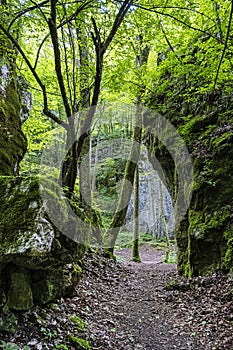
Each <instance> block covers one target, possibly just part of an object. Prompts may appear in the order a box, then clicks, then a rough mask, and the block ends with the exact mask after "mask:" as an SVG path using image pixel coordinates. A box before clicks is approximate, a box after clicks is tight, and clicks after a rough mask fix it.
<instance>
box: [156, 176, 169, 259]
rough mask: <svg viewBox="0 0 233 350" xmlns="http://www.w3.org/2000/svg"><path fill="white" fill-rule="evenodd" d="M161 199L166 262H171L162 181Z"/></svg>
mask: <svg viewBox="0 0 233 350" xmlns="http://www.w3.org/2000/svg"><path fill="white" fill-rule="evenodd" d="M159 198H160V208H161V219H162V229H163V230H164V233H165V239H166V248H165V258H164V261H165V262H169V256H170V239H169V234H168V229H167V222H166V216H165V211H164V205H163V186H162V180H161V179H159Z"/></svg>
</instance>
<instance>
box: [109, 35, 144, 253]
mask: <svg viewBox="0 0 233 350" xmlns="http://www.w3.org/2000/svg"><path fill="white" fill-rule="evenodd" d="M137 40H138V41H139V54H138V55H137V56H136V67H137V69H138V73H139V74H138V75H139V78H140V75H141V67H142V66H143V65H144V64H146V63H147V60H148V56H149V47H148V46H146V47H145V48H144V49H141V47H142V44H143V37H142V36H139V37H138V38H137ZM142 112H143V111H142V107H141V89H140V90H139V91H138V94H137V96H136V110H135V117H134V120H133V135H132V147H131V152H130V155H129V158H128V160H127V163H126V169H125V175H124V179H123V184H122V188H121V194H120V198H119V201H118V205H117V209H116V212H115V214H114V217H113V220H112V223H111V225H110V229H109V230H108V232H107V235H106V238H105V247H104V249H105V253H106V255H107V256H110V257H112V256H113V251H114V246H115V242H116V239H117V236H118V233H119V231H120V228H121V227H122V225H123V223H124V221H125V217H126V213H127V209H128V205H129V201H130V197H131V194H132V186H129V183H131V184H133V183H134V176H135V170H136V167H137V165H138V160H139V155H140V144H141V137H142Z"/></svg>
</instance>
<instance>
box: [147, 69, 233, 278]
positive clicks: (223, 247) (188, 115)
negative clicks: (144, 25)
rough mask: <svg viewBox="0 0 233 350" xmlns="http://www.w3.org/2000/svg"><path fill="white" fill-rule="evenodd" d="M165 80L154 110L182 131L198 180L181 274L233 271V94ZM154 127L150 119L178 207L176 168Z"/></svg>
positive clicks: (180, 241)
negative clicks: (199, 89) (187, 88)
mask: <svg viewBox="0 0 233 350" xmlns="http://www.w3.org/2000/svg"><path fill="white" fill-rule="evenodd" d="M165 78H166V79H167V80H166V81H167V84H166V88H165V89H164V91H160V92H159V93H154V94H152V95H150V99H149V101H148V104H149V105H150V107H151V108H153V109H155V110H156V111H157V112H159V113H161V114H162V115H163V116H165V117H166V119H167V120H168V121H169V122H171V123H172V124H173V125H174V126H175V128H176V129H177V130H178V132H179V134H180V135H181V137H182V138H183V140H184V141H185V143H186V146H187V148H188V151H189V154H190V155H191V158H192V166H193V174H194V178H193V190H192V199H191V203H190V206H189V209H188V211H187V213H186V215H185V217H184V218H183V220H182V221H181V223H180V225H179V227H178V228H177V231H176V239H177V245H178V270H179V273H180V274H182V275H186V276H191V275H199V274H206V273H209V272H212V271H216V270H219V269H221V270H224V271H233V147H232V146H233V118H232V111H233V98H232V93H231V92H230V91H229V89H227V88H226V87H225V86H224V85H222V86H221V87H219V89H218V90H209V91H207V92H205V93H200V92H198V89H196V88H195V87H194V88H193V89H192V90H191V91H189V93H187V92H186V86H187V81H186V79H185V77H184V76H180V78H179V79H177V78H176V79H175V78H174V79H173V78H172V76H170V78H169V74H168V73H166V75H165V76H164V75H161V78H160V79H161V80H160V83H162V82H163V81H164V79H165ZM168 79H169V80H168ZM160 90H161V89H160ZM154 119H156V117H155V118H154ZM153 122H154V120H153V117H152V120H150V122H148V120H146V119H145V128H146V129H147V134H146V137H145V142H146V144H147V146H148V150H149V154H150V156H156V157H157V159H158V160H159V162H160V164H161V165H162V168H163V171H164V173H165V176H166V181H167V186H168V188H169V190H170V193H171V196H172V198H173V201H174V202H175V201H176V199H177V198H176V195H177V191H178V183H177V169H176V165H175V163H174V160H173V159H172V157H171V154H170V153H169V152H168V151H167V149H166V147H165V146H164V144H163V143H162V142H161V141H160V140H158V138H157V136H156V130H155V129H153ZM148 125H150V130H149V129H148ZM171 142H172V139H171ZM151 159H152V158H151ZM152 164H153V159H152ZM183 169H185V164H184V166H183Z"/></svg>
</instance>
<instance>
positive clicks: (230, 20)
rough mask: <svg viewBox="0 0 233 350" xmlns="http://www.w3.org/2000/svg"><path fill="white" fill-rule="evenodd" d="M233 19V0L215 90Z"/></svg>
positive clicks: (215, 80) (232, 0)
mask: <svg viewBox="0 0 233 350" xmlns="http://www.w3.org/2000/svg"><path fill="white" fill-rule="evenodd" d="M232 17H233V0H231V11H230V16H229V22H228V27H227V36H226V40H225V44H224V48H223V51H222V56H221V58H220V61H219V64H218V69H217V73H216V77H215V79H214V89H215V87H216V84H217V81H218V76H219V72H220V68H221V65H222V62H223V58H224V56H225V53H226V49H227V43H228V40H229V36H230V31H231V23H232Z"/></svg>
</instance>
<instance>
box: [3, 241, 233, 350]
mask: <svg viewBox="0 0 233 350" xmlns="http://www.w3.org/2000/svg"><path fill="white" fill-rule="evenodd" d="M117 255H118V258H119V260H120V262H117V263H115V262H113V261H109V260H107V259H105V258H103V257H101V256H96V255H95V254H88V256H87V257H86V259H85V263H84V265H83V271H84V276H83V278H82V280H81V282H80V283H79V285H78V288H77V295H76V296H75V297H73V298H67V299H61V300H59V301H58V302H57V303H56V304H51V305H47V306H45V307H38V306H36V307H34V308H33V309H32V310H31V311H29V312H26V313H19V314H18V316H17V317H18V321H19V325H20V326H21V328H20V330H19V331H17V332H15V333H14V334H12V335H11V336H10V337H9V336H8V334H1V333H0V339H5V340H6V341H11V342H13V343H15V344H17V345H20V346H21V348H22V345H26V344H27V345H29V346H30V349H35V350H45V349H48V350H54V349H65V350H67V349H68V350H75V349H81V347H78V346H77V344H74V343H73V342H72V337H73V336H75V337H81V338H83V339H87V340H88V341H89V343H90V344H91V349H92V350H172V349H177V350H191V349H192V350H223V349H227V350H233V278H232V277H230V276H225V275H221V274H214V275H212V276H209V277H205V278H204V277H200V278H196V279H193V280H192V281H186V280H184V279H181V278H179V277H178V276H177V272H176V266H175V265H170V264H164V263H162V255H163V253H162V252H160V251H155V250H154V249H153V248H151V247H150V246H144V247H143V248H141V251H140V255H141V259H142V263H141V264H138V263H133V262H131V261H130V259H131V252H130V250H129V249H122V250H121V251H118V252H117ZM174 280H176V281H177V282H175V283H174V286H173V289H172V290H167V289H166V285H167V283H168V282H169V281H173V282H174ZM76 316H78V317H81V318H82V319H83V320H84V321H85V323H86V330H83V331H80V330H79V329H78V326H77V323H76V322H75V320H74V318H75V317H76ZM73 320H74V321H73ZM82 349H83V348H82Z"/></svg>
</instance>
